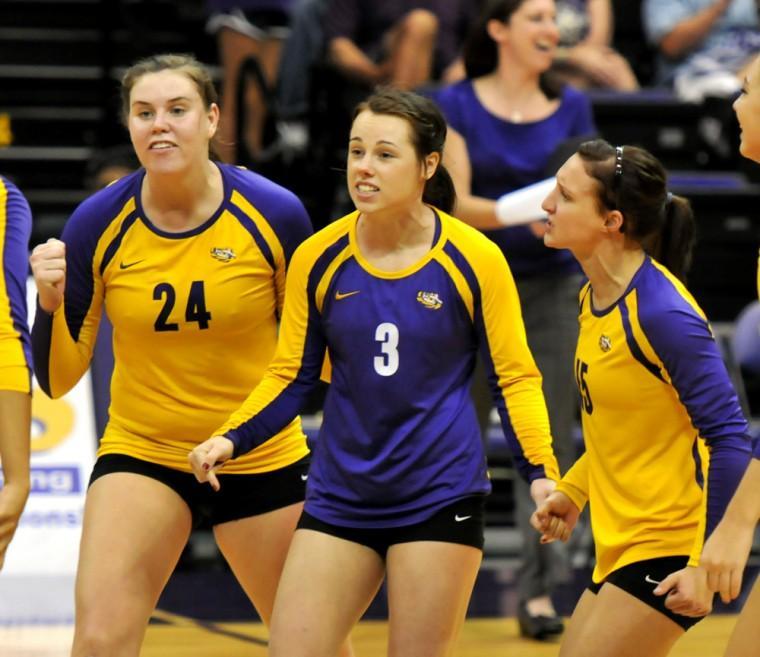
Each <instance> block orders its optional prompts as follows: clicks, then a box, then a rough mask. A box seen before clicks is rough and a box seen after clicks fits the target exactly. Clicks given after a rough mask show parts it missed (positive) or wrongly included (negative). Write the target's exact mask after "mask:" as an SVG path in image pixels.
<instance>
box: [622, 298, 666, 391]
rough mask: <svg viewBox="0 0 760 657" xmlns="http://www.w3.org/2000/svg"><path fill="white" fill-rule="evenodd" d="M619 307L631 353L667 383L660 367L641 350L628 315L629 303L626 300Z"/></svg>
mask: <svg viewBox="0 0 760 657" xmlns="http://www.w3.org/2000/svg"><path fill="white" fill-rule="evenodd" d="M618 308H619V309H620V317H621V318H622V320H623V330H624V331H625V341H626V342H627V343H628V348H629V349H630V350H631V355H632V356H633V357H634V358H635V359H636V360H637V361H639V363H641V364H642V365H643V366H644V367H645V368H646V369H647V370H649V371H650V372H651V373H652V374H653V375H654V376H656V377H657V378H658V379H659V380H660V381H662V382H663V383H665V379H664V378H663V376H662V372H660V368H659V367H657V365H655V364H654V363H652V362H651V361H649V360H647V357H646V356H645V355H644V352H643V351H641V347H640V346H639V343H638V342H636V338H635V337H634V335H633V329H632V328H631V318H630V317H629V316H628V305H627V304H626V303H625V300H624V301H623V303H620V304H618Z"/></svg>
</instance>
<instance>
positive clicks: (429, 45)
mask: <svg viewBox="0 0 760 657" xmlns="http://www.w3.org/2000/svg"><path fill="white" fill-rule="evenodd" d="M479 4H480V3H479V2H475V1H468V0H416V1H414V2H409V1H408V0H385V1H384V2H377V1H376V0H332V1H331V3H330V6H329V8H328V10H327V16H326V21H325V37H326V40H327V55H328V59H329V61H330V63H331V64H332V65H334V66H335V68H337V69H338V70H339V71H340V72H341V73H342V74H343V75H345V76H346V77H348V78H350V79H352V80H354V81H356V82H359V83H360V84H362V85H365V86H367V87H374V86H375V85H378V84H390V85H392V86H395V87H399V88H401V89H413V88H415V87H418V86H420V85H422V84H424V83H426V82H428V81H429V80H431V79H443V80H453V79H455V78H457V77H462V73H463V70H462V67H461V63H459V62H458V61H457V56H458V54H459V49H460V45H461V43H462V41H463V39H464V37H465V36H466V32H467V30H468V29H469V26H470V23H471V22H472V20H473V19H474V17H475V15H476V11H477V8H478V6H479Z"/></svg>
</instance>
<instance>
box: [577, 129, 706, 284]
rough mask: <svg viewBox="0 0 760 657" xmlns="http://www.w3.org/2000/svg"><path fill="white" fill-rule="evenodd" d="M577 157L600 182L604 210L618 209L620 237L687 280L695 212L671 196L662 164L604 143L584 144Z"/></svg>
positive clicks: (643, 154) (647, 155)
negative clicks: (633, 242) (638, 245)
mask: <svg viewBox="0 0 760 657" xmlns="http://www.w3.org/2000/svg"><path fill="white" fill-rule="evenodd" d="M578 155H579V156H580V158H581V159H582V160H583V164H584V166H585V169H586V172H587V173H588V174H589V175H590V176H591V177H592V178H594V179H595V180H596V182H597V206H598V208H599V210H600V211H602V212H603V211H605V210H619V211H620V213H621V214H622V215H623V225H622V227H621V232H624V233H625V234H626V235H628V236H629V237H630V238H631V239H633V240H635V241H636V242H638V243H639V244H641V246H642V248H643V249H644V250H645V251H646V252H647V253H648V254H649V255H651V256H652V257H653V258H654V259H655V260H657V261H659V262H661V263H662V264H663V265H665V266H666V267H667V268H668V269H669V270H670V271H671V272H672V273H673V274H674V275H675V276H677V277H678V278H679V279H681V280H684V279H685V278H686V273H687V272H688V269H689V265H690V264H691V252H692V249H693V247H694V240H695V228H694V213H693V212H692V209H691V204H690V203H689V201H688V200H687V199H686V198H683V197H682V196H674V195H673V194H671V193H669V192H668V188H667V173H666V172H665V168H664V167H663V166H662V164H661V163H660V161H659V160H658V159H657V158H656V157H654V155H652V154H651V153H650V152H649V151H646V150H644V149H643V148H639V147H637V146H622V147H617V148H615V147H613V146H612V145H611V144H609V143H608V142H606V141H604V140H603V139H595V140H593V141H587V142H584V143H582V144H581V145H580V148H579V149H578Z"/></svg>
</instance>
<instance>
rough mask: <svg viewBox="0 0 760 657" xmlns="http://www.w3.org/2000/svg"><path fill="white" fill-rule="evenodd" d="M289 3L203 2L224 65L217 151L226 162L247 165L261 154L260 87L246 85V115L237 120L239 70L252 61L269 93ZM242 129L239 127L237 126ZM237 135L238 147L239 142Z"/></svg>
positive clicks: (252, 0) (262, 110)
mask: <svg viewBox="0 0 760 657" xmlns="http://www.w3.org/2000/svg"><path fill="white" fill-rule="evenodd" d="M291 4H292V2H291V0H207V7H208V10H209V20H208V23H207V26H206V29H207V30H208V31H209V32H210V33H212V34H215V35H216V39H217V45H218V47H219V62H220V63H221V65H222V94H221V96H222V97H221V117H220V120H219V134H218V136H217V139H216V142H215V150H216V152H217V153H218V155H219V157H220V158H221V159H222V160H223V161H224V162H227V163H241V164H250V160H253V159H256V158H257V156H258V155H259V153H260V151H261V149H262V133H263V130H264V120H265V117H266V98H265V94H264V90H262V89H261V85H260V84H253V83H247V84H246V86H245V92H244V94H245V95H244V99H245V100H244V106H245V116H244V117H238V116H237V113H238V107H237V89H238V84H239V76H240V72H241V67H242V66H243V64H244V62H245V61H246V60H248V59H250V58H254V59H255V60H256V61H257V62H258V65H259V67H260V69H261V73H262V74H263V79H264V80H263V81H264V83H265V84H266V85H267V87H269V88H273V87H274V85H275V83H276V77H277V70H278V67H279V63H280V53H281V50H282V44H283V41H284V40H285V38H286V37H287V35H288V31H289V23H290V8H291ZM239 121H242V122H243V125H242V126H241V127H238V122H239ZM238 135H240V136H241V137H242V139H241V140H240V141H241V142H242V143H238Z"/></svg>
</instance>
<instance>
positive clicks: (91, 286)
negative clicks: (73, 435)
mask: <svg viewBox="0 0 760 657" xmlns="http://www.w3.org/2000/svg"><path fill="white" fill-rule="evenodd" d="M219 168H220V171H221V173H222V179H223V184H224V200H223V202H222V204H221V206H220V207H219V208H218V209H217V211H216V212H214V214H213V215H212V216H211V217H209V219H208V220H207V221H206V222H205V223H203V224H202V225H201V226H199V227H197V228H196V229H194V230H191V231H188V232H184V233H168V232H165V231H162V230H160V229H158V228H157V227H156V226H155V225H154V224H153V223H152V222H151V221H150V219H149V217H147V216H146V213H145V211H144V209H143V207H142V203H141V200H140V190H141V187H142V182H143V178H144V175H145V172H144V170H140V171H137V172H136V173H134V174H132V175H129V176H127V177H125V178H123V179H121V180H119V181H118V182H116V183H114V184H113V185H111V186H109V187H107V188H106V189H104V190H101V191H100V192H97V193H96V194H94V195H93V196H92V197H90V198H89V199H87V200H86V201H84V203H82V205H80V206H79V208H77V210H76V211H75V212H74V214H73V215H72V217H71V218H70V220H69V221H68V222H67V224H66V226H65V228H64V231H63V235H62V237H61V239H62V240H63V241H64V242H65V243H66V264H67V277H66V289H65V293H64V303H63V305H62V307H61V308H59V309H58V310H57V311H56V312H55V314H54V315H53V316H51V315H49V314H48V313H45V312H41V311H40V312H38V314H37V320H35V325H34V329H33V343H34V348H35V357H36V365H35V366H36V372H37V378H38V379H39V381H40V384H41V386H42V388H43V389H44V390H45V392H47V393H48V394H49V395H51V396H53V397H57V396H59V395H61V394H63V393H65V392H66V391H67V390H69V389H70V388H71V387H72V386H73V385H74V383H76V381H77V380H78V379H79V378H80V377H81V376H82V374H83V373H84V371H85V370H86V369H87V367H88V364H89V362H90V358H91V356H92V350H93V344H94V341H95V337H96V335H97V328H98V323H99V321H100V317H101V313H102V312H103V309H104V308H105V310H106V312H107V314H108V317H109V319H110V321H111V323H112V325H113V349H114V361H115V366H114V372H113V376H112V380H111V406H110V409H109V422H108V425H107V427H106V429H105V432H104V435H103V437H102V439H101V442H100V448H99V451H98V455H99V456H100V455H104V454H112V453H119V454H126V455H128V456H133V457H135V458H141V459H143V460H148V461H153V462H156V463H159V464H162V465H165V466H168V467H172V468H175V469H178V470H182V471H186V472H189V471H190V467H189V464H188V462H187V453H188V452H189V451H190V450H191V449H192V448H193V447H195V445H197V444H198V443H199V442H201V441H202V440H205V439H206V438H208V436H209V435H210V433H211V432H212V431H213V429H214V428H216V427H217V426H218V425H219V424H220V423H221V422H223V421H224V419H225V418H227V417H228V416H229V414H230V413H231V412H232V411H233V410H234V409H236V408H237V407H238V406H239V405H240V404H241V403H242V402H243V400H244V399H245V398H246V395H247V394H248V393H249V392H250V391H251V389H252V388H253V387H254V386H255V385H256V384H257V383H258V382H259V380H260V379H261V377H262V376H263V374H264V372H265V371H266V367H267V365H268V364H269V361H270V360H271V358H272V355H273V354H274V350H275V346H276V343H277V320H278V314H279V311H280V309H281V307H282V303H283V295H284V287H285V269H286V266H287V264H288V262H289V260H290V257H291V255H292V254H293V251H294V250H295V248H296V246H297V245H298V244H300V242H301V241H302V240H303V239H304V238H305V237H307V236H308V235H310V234H311V232H312V231H311V223H310V221H309V218H308V215H307V214H306V211H305V209H304V207H303V205H302V204H301V202H300V201H298V199H297V198H296V197H295V196H294V195H293V194H291V193H290V192H288V191H287V190H285V189H283V188H282V187H279V186H278V185H275V184H274V183H272V182H270V181H268V180H266V179H265V178H262V177H261V176H259V175H257V174H254V173H253V172H250V171H247V170H244V169H241V168H237V167H232V166H228V165H221V164H220V165H219ZM291 420H292V421H291V422H288V423H287V425H284V426H283V427H281V428H280V429H281V430H280V431H279V433H278V434H277V436H276V438H275V439H274V440H272V441H271V443H270V444H268V445H266V446H263V447H262V448H261V449H260V450H256V451H255V452H253V453H251V454H249V455H248V456H247V457H246V458H244V459H240V460H239V461H238V462H237V463H235V464H231V465H230V467H229V468H228V469H226V472H230V473H249V472H265V471H269V470H273V469H276V468H279V467H282V466H284V465H288V464H289V463H292V462H294V461H296V460H298V459H299V458H302V457H303V456H304V455H305V454H307V453H308V449H307V447H306V442H305V436H304V434H303V431H302V430H301V425H300V420H299V419H297V418H296V419H293V418H291Z"/></svg>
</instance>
